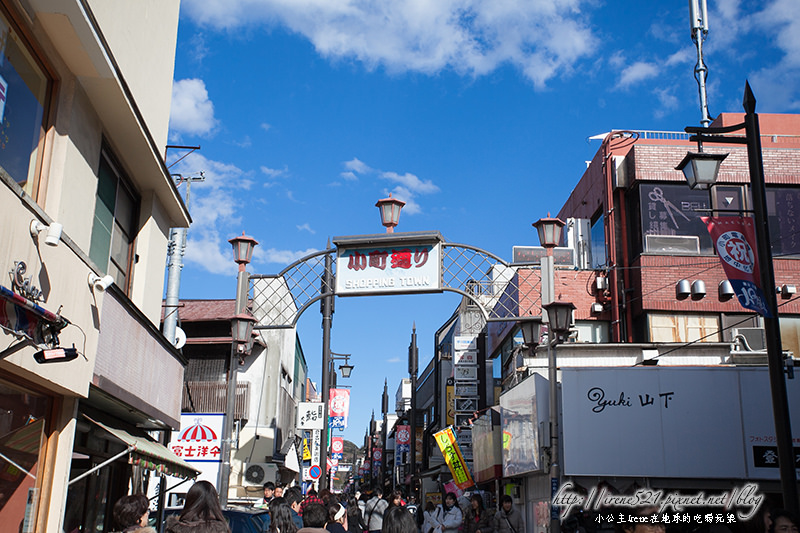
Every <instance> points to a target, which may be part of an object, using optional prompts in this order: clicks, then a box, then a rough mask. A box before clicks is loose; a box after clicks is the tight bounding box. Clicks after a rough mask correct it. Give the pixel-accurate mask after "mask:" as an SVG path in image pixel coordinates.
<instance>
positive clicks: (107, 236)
mask: <svg viewBox="0 0 800 533" xmlns="http://www.w3.org/2000/svg"><path fill="white" fill-rule="evenodd" d="M116 197H117V177H116V175H115V174H114V172H113V170H112V168H111V166H110V165H109V164H108V162H107V161H106V160H105V158H104V157H101V158H100V168H99V169H98V172H97V199H96V202H95V207H94V222H93V224H92V241H91V244H90V246H89V257H91V258H92V261H94V262H95V263H96V264H97V266H99V267H100V268H102V269H106V268H107V267H108V257H109V253H110V251H111V233H112V231H113V227H114V204H115V203H116Z"/></svg>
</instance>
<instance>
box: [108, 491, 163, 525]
mask: <svg viewBox="0 0 800 533" xmlns="http://www.w3.org/2000/svg"><path fill="white" fill-rule="evenodd" d="M112 514H113V516H114V522H116V523H117V527H118V528H119V531H121V532H122V533H156V530H155V529H153V528H152V527H147V518H148V517H149V516H150V505H149V502H148V501H147V497H146V496H145V495H143V494H130V495H128V496H123V497H122V498H120V499H119V500H117V502H116V503H115V504H114V510H113V512H112Z"/></svg>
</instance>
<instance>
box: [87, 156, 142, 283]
mask: <svg viewBox="0 0 800 533" xmlns="http://www.w3.org/2000/svg"><path fill="white" fill-rule="evenodd" d="M138 207H139V198H138V196H137V195H136V194H135V193H134V192H133V189H132V188H131V187H130V185H128V182H127V180H126V179H125V177H124V176H123V174H122V173H121V172H120V170H119V165H118V164H117V163H116V162H115V161H114V159H113V157H112V156H111V154H110V152H109V151H108V149H106V148H105V147H104V148H103V150H102V154H101V156H100V168H99V169H98V171H97V198H96V202H95V208H94V223H93V225H92V242H91V245H90V248H89V257H91V258H92V261H94V262H95V264H97V266H99V267H100V268H105V269H106V272H108V273H109V274H111V275H112V276H113V277H114V282H115V283H116V284H117V286H118V287H120V288H121V289H122V290H124V291H125V292H127V291H128V288H129V284H130V272H131V268H132V266H133V261H132V256H133V242H134V239H135V237H136V229H137V218H138V217H137V212H138Z"/></svg>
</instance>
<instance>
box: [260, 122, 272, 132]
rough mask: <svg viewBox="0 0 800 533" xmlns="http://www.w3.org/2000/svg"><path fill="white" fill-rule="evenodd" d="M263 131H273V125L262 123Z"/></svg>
mask: <svg viewBox="0 0 800 533" xmlns="http://www.w3.org/2000/svg"><path fill="white" fill-rule="evenodd" d="M261 129H262V130H264V131H269V130H271V129H272V125H271V124H267V123H266V122H262V123H261Z"/></svg>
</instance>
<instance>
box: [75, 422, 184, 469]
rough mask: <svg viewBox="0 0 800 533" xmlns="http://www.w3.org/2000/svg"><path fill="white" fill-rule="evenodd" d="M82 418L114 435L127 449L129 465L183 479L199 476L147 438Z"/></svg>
mask: <svg viewBox="0 0 800 533" xmlns="http://www.w3.org/2000/svg"><path fill="white" fill-rule="evenodd" d="M83 416H85V417H86V419H87V420H89V421H90V422H92V423H94V424H96V425H97V426H98V427H101V428H103V429H104V430H106V431H108V432H109V433H111V434H112V435H114V437H116V438H117V439H119V440H120V441H121V442H122V443H123V444H125V445H126V446H127V447H128V452H129V453H128V463H129V464H132V465H137V466H141V467H143V468H146V469H148V470H155V471H156V472H158V473H161V474H167V475H170V476H177V477H181V478H185V479H188V478H195V477H197V475H198V474H200V471H199V470H197V469H195V468H194V467H193V466H192V465H190V464H189V463H187V462H186V461H184V460H183V459H181V458H180V457H178V456H177V455H175V454H174V453H172V452H171V451H170V450H169V449H168V448H167V447H166V446H164V445H162V444H159V443H158V442H156V441H154V440H151V439H150V438H148V437H144V436H141V437H140V436H135V435H131V434H130V433H128V432H127V431H125V430H123V429H117V428H113V427H110V426H107V425H106V424H103V423H101V422H98V421H96V420H92V419H91V418H89V417H88V416H86V415H83Z"/></svg>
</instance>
